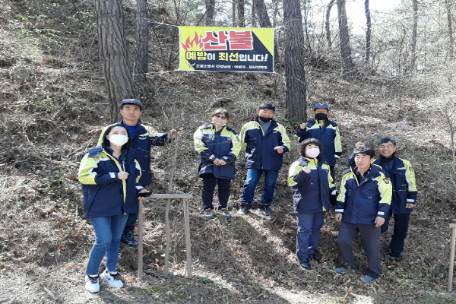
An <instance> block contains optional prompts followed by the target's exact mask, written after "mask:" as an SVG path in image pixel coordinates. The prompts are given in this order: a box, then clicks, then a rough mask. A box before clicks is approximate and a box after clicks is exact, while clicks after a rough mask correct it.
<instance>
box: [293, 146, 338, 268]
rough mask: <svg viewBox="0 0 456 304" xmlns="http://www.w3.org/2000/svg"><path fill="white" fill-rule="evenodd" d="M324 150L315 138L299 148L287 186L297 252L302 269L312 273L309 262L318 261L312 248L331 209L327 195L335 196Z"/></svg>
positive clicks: (316, 243) (316, 242)
mask: <svg viewBox="0 0 456 304" xmlns="http://www.w3.org/2000/svg"><path fill="white" fill-rule="evenodd" d="M322 150H323V146H322V144H321V143H320V141H318V140H317V139H315V138H308V139H306V140H304V141H303V142H302V143H301V144H300V146H299V152H300V154H301V157H300V158H299V159H298V160H297V161H295V162H294V163H293V164H292V165H291V167H290V170H289V174H288V185H289V186H291V187H292V188H293V206H294V211H295V213H296V217H297V218H298V234H297V236H296V251H297V255H298V259H299V262H300V264H301V267H303V268H304V269H311V266H310V263H309V261H310V260H311V259H313V260H317V261H318V260H319V259H318V258H317V257H316V255H315V248H316V247H317V245H318V241H319V238H320V229H321V227H323V223H324V218H325V211H329V210H330V208H331V204H330V194H331V193H332V194H334V195H335V194H336V189H335V186H334V184H333V179H332V176H331V174H330V167H329V165H328V164H327V163H326V162H323V161H322V159H321V152H322Z"/></svg>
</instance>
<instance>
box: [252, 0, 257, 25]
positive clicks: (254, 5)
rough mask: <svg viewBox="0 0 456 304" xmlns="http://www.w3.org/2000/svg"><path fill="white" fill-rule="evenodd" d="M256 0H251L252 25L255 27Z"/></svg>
mask: <svg viewBox="0 0 456 304" xmlns="http://www.w3.org/2000/svg"><path fill="white" fill-rule="evenodd" d="M256 15H257V13H256V0H252V27H256Z"/></svg>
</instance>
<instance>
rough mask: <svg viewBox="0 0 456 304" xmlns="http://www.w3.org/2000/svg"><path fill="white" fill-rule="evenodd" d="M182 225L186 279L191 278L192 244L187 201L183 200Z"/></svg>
mask: <svg viewBox="0 0 456 304" xmlns="http://www.w3.org/2000/svg"><path fill="white" fill-rule="evenodd" d="M182 205H183V208H184V225H185V247H186V251H187V252H186V253H187V277H188V278H191V277H192V244H191V242H190V218H189V215H188V200H186V199H183V200H182Z"/></svg>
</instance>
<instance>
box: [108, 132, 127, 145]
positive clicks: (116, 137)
mask: <svg viewBox="0 0 456 304" xmlns="http://www.w3.org/2000/svg"><path fill="white" fill-rule="evenodd" d="M108 139H109V141H110V142H111V144H113V145H116V146H118V147H122V146H123V145H125V144H126V143H127V142H128V136H126V135H123V134H113V135H111V136H109V138H108Z"/></svg>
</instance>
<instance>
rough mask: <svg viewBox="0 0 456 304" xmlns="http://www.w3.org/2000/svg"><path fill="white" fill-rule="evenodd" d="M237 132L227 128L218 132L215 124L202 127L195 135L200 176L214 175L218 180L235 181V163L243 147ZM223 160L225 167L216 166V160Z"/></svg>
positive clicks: (222, 128)
mask: <svg viewBox="0 0 456 304" xmlns="http://www.w3.org/2000/svg"><path fill="white" fill-rule="evenodd" d="M236 136H237V132H236V131H235V130H234V129H232V128H230V127H227V126H224V127H221V128H220V129H219V130H218V131H217V129H216V126H215V125H214V124H207V125H203V126H200V127H199V128H198V130H196V131H195V133H194V134H193V142H194V145H195V150H196V152H198V154H199V155H200V163H199V167H198V174H199V175H200V176H201V175H202V174H206V173H212V174H214V176H215V177H216V178H221V179H234V174H235V170H236V167H235V162H236V158H237V156H238V155H239V151H240V149H241V145H240V143H239V140H238V139H237V137H236ZM217 158H218V159H222V160H224V161H225V162H226V163H227V164H226V165H225V166H214V160H215V159H217Z"/></svg>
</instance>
